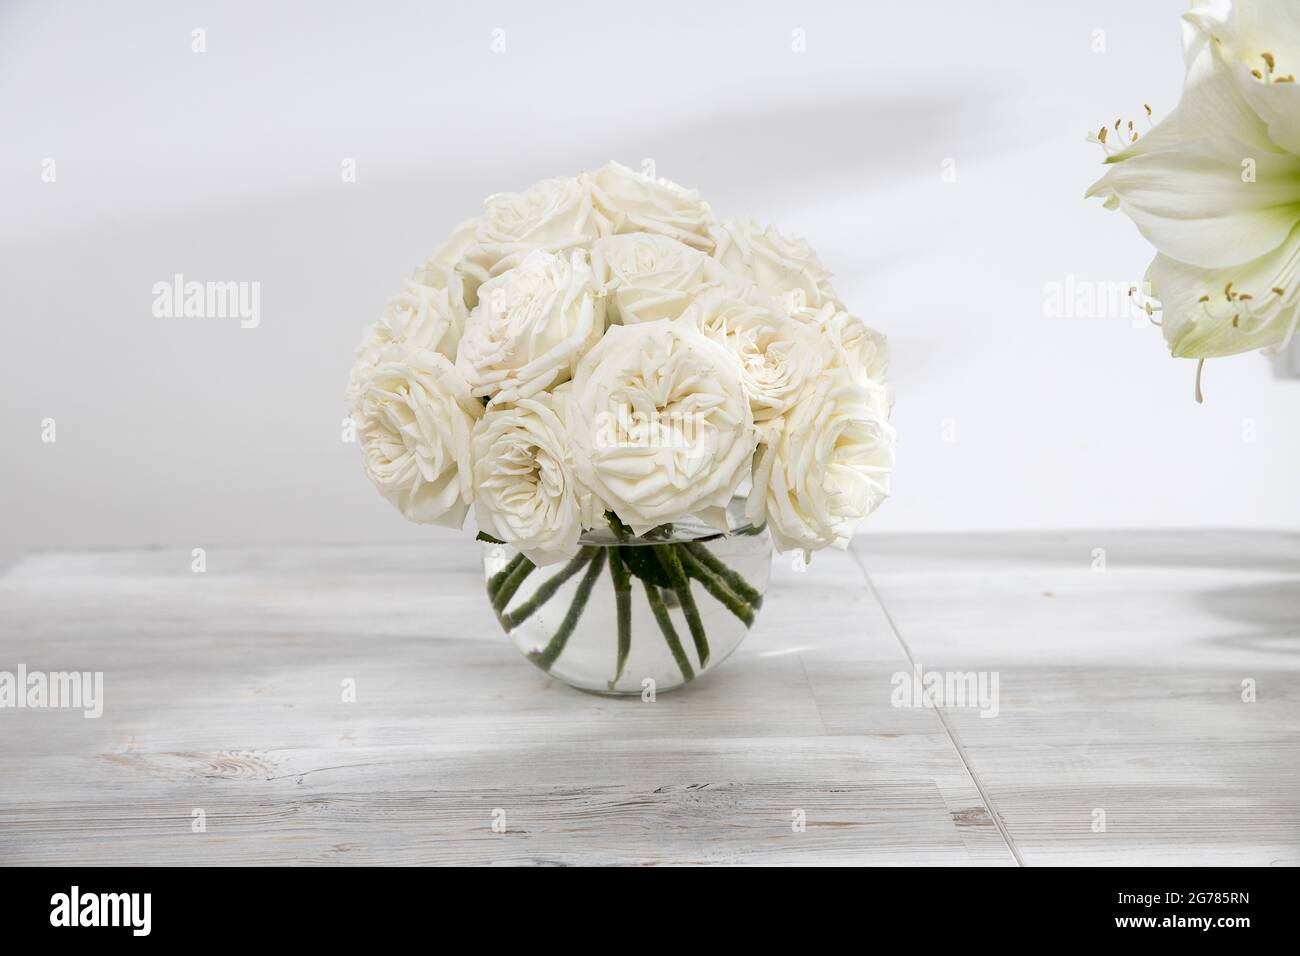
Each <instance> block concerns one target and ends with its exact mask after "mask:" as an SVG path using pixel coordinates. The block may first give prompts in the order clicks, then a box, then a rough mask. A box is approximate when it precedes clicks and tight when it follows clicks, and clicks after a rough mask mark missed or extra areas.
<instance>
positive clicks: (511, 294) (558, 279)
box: [456, 249, 605, 403]
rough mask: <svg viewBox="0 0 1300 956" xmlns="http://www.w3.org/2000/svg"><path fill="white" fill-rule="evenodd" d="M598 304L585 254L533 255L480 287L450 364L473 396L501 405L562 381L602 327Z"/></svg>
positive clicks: (600, 300)
mask: <svg viewBox="0 0 1300 956" xmlns="http://www.w3.org/2000/svg"><path fill="white" fill-rule="evenodd" d="M604 301H605V300H604V297H603V296H601V295H599V294H598V290H597V288H596V286H595V284H594V281H593V278H592V271H591V266H590V265H589V264H588V262H587V253H586V252H584V251H583V250H580V249H579V250H575V251H574V252H572V253H568V254H564V253H561V254H558V255H557V254H554V253H550V252H544V251H541V250H538V251H535V252H532V253H530V254H529V255H528V256H527V257H526V258H525V259H524V260H523V262H521V263H520V264H519V266H518V267H517V268H514V269H511V270H509V271H508V272H504V273H502V274H501V275H499V276H497V277H496V278H495V279H489V280H488V281H487V282H485V283H484V284H483V285H482V286H481V287H480V288H479V302H478V305H477V306H476V307H475V308H474V311H473V312H472V313H471V314H470V317H469V321H468V323H467V325H466V328H465V334H464V336H463V337H462V338H461V341H460V350H459V353H458V354H457V356H456V367H457V368H458V369H460V372H461V374H462V375H463V376H464V377H465V380H466V381H467V382H468V383H469V385H470V388H471V390H472V391H473V393H474V395H476V396H484V397H491V398H492V400H493V401H498V402H502V403H505V402H512V401H515V400H516V399H519V398H529V397H531V396H533V395H536V394H537V393H538V392H540V391H541V390H542V389H546V388H551V387H553V386H555V385H559V384H562V383H564V382H567V381H568V380H569V378H570V376H571V375H572V374H573V368H574V366H575V365H576V364H577V362H578V359H579V358H581V357H582V355H583V354H584V353H586V351H587V350H588V349H590V348H591V347H592V346H593V345H594V344H595V343H596V342H597V341H598V340H599V339H600V336H601V333H602V332H604V330H605V318H604Z"/></svg>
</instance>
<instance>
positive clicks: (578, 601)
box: [529, 548, 605, 671]
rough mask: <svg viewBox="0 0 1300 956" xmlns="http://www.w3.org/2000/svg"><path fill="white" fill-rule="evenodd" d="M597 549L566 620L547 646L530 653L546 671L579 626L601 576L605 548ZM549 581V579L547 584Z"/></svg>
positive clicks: (579, 584)
mask: <svg viewBox="0 0 1300 956" xmlns="http://www.w3.org/2000/svg"><path fill="white" fill-rule="evenodd" d="M595 551H596V553H595V555H594V556H593V557H592V558H591V560H590V564H589V565H588V566H587V573H586V574H584V575H583V576H582V580H581V581H579V582H578V590H577V591H576V592H574V595H573V603H572V604H570V605H569V611H568V613H567V614H565V615H564V620H563V621H561V622H560V627H559V629H558V630H557V631H556V632H555V634H554V635H552V637H551V640H550V641H549V642H548V643H547V645H546V647H545V648H543V649H542V650H541V651H538V652H537V653H536V654H531V655H529V656H530V657H531V658H532V661H533V663H534V664H536V665H537V666H538V667H540V668H541V669H542V670H544V671H549V670H550V669H551V665H552V664H554V663H555V659H556V658H557V657H559V656H560V654H561V653H563V651H564V645H565V644H567V643H569V636H570V635H571V634H572V633H573V629H574V628H575V627H577V626H578V618H580V617H582V612H583V610H584V609H585V608H586V606H587V600H588V598H590V597H591V589H592V587H593V586H594V585H595V583H596V578H598V577H600V572H601V571H602V570H604V567H605V550H604V549H603V548H596V549H595ZM549 583H550V582H549V581H548V582H547V584H549ZM545 586H546V585H545V584H544V585H542V587H545ZM538 590H540V588H539V589H538Z"/></svg>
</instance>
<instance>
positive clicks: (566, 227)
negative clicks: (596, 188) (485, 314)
mask: <svg viewBox="0 0 1300 956" xmlns="http://www.w3.org/2000/svg"><path fill="white" fill-rule="evenodd" d="M484 210H485V211H484V213H483V215H482V216H481V217H480V218H479V219H478V220H476V225H475V232H474V238H473V241H472V242H470V243H469V245H468V247H467V248H466V250H465V253H464V256H463V258H462V260H461V265H460V269H461V271H462V272H464V274H465V278H466V283H465V285H466V297H467V301H468V302H469V303H470V304H471V305H473V304H474V303H475V302H477V301H478V299H477V293H478V286H479V285H481V284H482V283H484V282H486V281H487V280H488V279H490V278H492V277H493V276H497V275H500V274H501V273H503V272H505V271H507V270H509V269H513V268H514V267H515V266H517V265H518V264H519V263H520V262H521V261H522V260H523V259H524V257H525V256H527V255H528V254H529V253H530V252H532V251H534V250H536V249H545V250H547V251H549V252H564V251H567V250H570V249H574V248H577V247H583V246H587V245H590V244H591V242H592V240H594V239H595V238H596V237H597V235H599V226H598V223H597V220H596V216H595V213H594V211H593V209H592V206H591V185H590V182H589V180H588V178H587V177H586V176H577V177H565V178H557V179H543V180H542V181H541V182H539V183H536V184H534V185H533V186H530V187H529V188H528V189H525V190H524V191H523V192H521V193H497V194H496V195H494V196H489V197H488V198H487V200H486V202H485V203H484Z"/></svg>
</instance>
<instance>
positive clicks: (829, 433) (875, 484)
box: [746, 369, 894, 551]
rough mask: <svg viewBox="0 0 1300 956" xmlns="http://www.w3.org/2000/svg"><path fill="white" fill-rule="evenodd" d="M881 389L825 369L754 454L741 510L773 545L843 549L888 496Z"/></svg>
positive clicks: (888, 437)
mask: <svg viewBox="0 0 1300 956" xmlns="http://www.w3.org/2000/svg"><path fill="white" fill-rule="evenodd" d="M882 390H883V386H879V385H867V386H864V385H861V384H858V383H857V382H855V381H853V377H852V376H851V375H850V373H849V372H848V371H847V370H845V369H829V370H827V371H826V372H825V373H823V375H822V376H821V378H820V379H819V380H818V381H817V383H816V386H815V387H814V388H813V389H811V390H810V391H809V392H808V393H807V394H806V395H805V396H804V397H803V398H801V399H800V400H799V402H798V403H797V404H796V405H795V406H794V408H792V409H790V411H789V412H787V413H786V416H785V419H784V421H783V427H782V428H781V430H780V432H779V434H777V435H775V436H773V437H771V438H770V442H771V443H770V444H768V445H765V446H764V447H763V449H762V450H761V451H760V452H759V455H758V458H757V460H756V461H755V464H754V490H753V492H752V493H751V494H750V497H749V501H748V502H747V512H746V513H747V516H748V517H749V518H750V519H751V520H753V521H761V520H763V519H764V518H766V520H767V522H768V526H769V527H770V528H771V530H772V537H773V539H774V540H775V541H776V546H777V548H778V550H781V551H788V550H790V549H792V548H801V549H804V550H805V551H813V550H817V549H819V548H824V547H826V546H828V545H832V544H834V545H837V546H840V547H844V546H845V545H847V543H848V540H849V538H850V537H852V535H853V532H854V530H855V529H856V528H857V526H858V524H859V523H860V522H861V521H862V519H863V518H865V517H866V516H867V515H868V514H870V513H871V512H872V511H873V510H875V508H876V506H877V505H879V504H880V503H881V502H882V501H883V500H884V499H885V498H886V496H888V494H889V475H890V472H891V471H892V470H893V467H894V430H893V429H892V428H891V427H890V426H889V424H888V423H887V422H886V421H885V420H884V416H883V408H884V404H885V402H884V399H883V398H882V397H881V395H880V392H881V391H882Z"/></svg>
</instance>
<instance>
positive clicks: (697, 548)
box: [685, 541, 763, 610]
mask: <svg viewBox="0 0 1300 956" xmlns="http://www.w3.org/2000/svg"><path fill="white" fill-rule="evenodd" d="M685 547H686V550H688V551H689V552H690V553H691V557H693V558H695V559H697V560H698V561H699V562H700V564H702V565H704V567H706V568H708V569H709V570H710V571H712V572H713V573H714V574H716V575H717V576H718V577H720V578H722V580H723V581H725V582H726V583H727V587H729V588H731V589H732V590H733V591H735V592H736V593H737V594H738V595H740V596H741V597H742V598H744V599H745V600H746V601H748V602H749V604H750V605H751V606H752V607H753V608H754V609H755V610H757V609H758V608H761V607H762V606H763V595H761V594H759V593H758V592H757V591H756V590H754V589H753V588H752V587H750V584H749V582H748V581H746V580H745V579H744V578H743V577H741V576H740V575H739V574H737V573H736V572H735V571H733V570H732V569H731V568H729V567H727V566H726V565H725V564H723V563H722V562H721V561H719V560H718V559H717V558H715V557H714V556H713V552H712V551H710V550H709V549H708V548H706V547H705V546H704V545H702V544H700V543H699V542H698V541H688V542H686V545H685Z"/></svg>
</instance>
